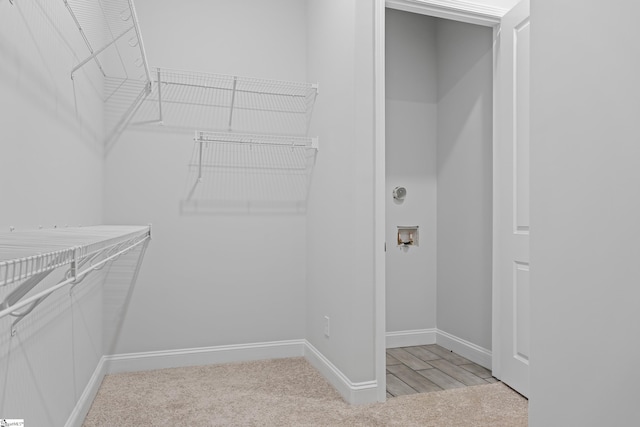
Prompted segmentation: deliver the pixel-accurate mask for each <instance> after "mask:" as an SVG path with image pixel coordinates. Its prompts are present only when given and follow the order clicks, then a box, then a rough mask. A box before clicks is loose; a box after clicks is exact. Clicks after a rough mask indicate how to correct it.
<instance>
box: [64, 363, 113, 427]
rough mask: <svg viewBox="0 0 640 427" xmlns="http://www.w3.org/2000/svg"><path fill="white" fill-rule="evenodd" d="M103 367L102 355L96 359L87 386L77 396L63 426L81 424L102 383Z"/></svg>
mask: <svg viewBox="0 0 640 427" xmlns="http://www.w3.org/2000/svg"><path fill="white" fill-rule="evenodd" d="M105 367H106V365H105V357H104V356H102V357H101V358H100V360H99V361H98V365H97V366H96V369H95V370H94V371H93V375H91V378H89V382H88V383H87V386H86V387H85V388H84V391H83V392H82V394H81V395H80V397H79V398H78V401H77V402H76V406H75V407H74V408H73V410H72V411H71V415H69V418H67V422H66V423H65V424H64V426H65V427H81V426H82V423H83V422H84V419H85V417H86V416H87V414H88V413H89V409H91V404H92V403H93V399H95V398H96V394H98V389H99V388H100V384H102V379H103V378H104V376H105V374H106V370H105Z"/></svg>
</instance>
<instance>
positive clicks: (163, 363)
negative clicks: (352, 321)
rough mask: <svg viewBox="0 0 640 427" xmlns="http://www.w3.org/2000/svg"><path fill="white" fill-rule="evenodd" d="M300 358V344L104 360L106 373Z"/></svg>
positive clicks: (205, 349)
mask: <svg viewBox="0 0 640 427" xmlns="http://www.w3.org/2000/svg"><path fill="white" fill-rule="evenodd" d="M302 356H304V340H289V341H273V342H264V343H252V344H237V345H222V346H214V347H199V348H186V349H180V350H166V351H150V352H145V353H129V354H116V355H113V356H105V358H106V373H107V374H115V373H120V372H136V371H149V370H152V369H166V368H181V367H185V366H198V365H215V364H219V363H234V362H248V361H252V360H265V359H280V358H284V357H302Z"/></svg>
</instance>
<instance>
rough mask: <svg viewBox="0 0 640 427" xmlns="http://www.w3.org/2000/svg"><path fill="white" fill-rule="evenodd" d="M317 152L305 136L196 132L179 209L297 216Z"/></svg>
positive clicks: (302, 208)
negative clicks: (284, 213) (248, 211)
mask: <svg viewBox="0 0 640 427" xmlns="http://www.w3.org/2000/svg"><path fill="white" fill-rule="evenodd" d="M317 150H318V141H317V139H316V138H310V137H294V136H274V135H253V134H230V133H217V132H196V138H195V144H194V148H193V152H192V156H191V161H190V163H189V172H188V178H187V185H186V188H185V197H184V199H183V200H182V203H181V208H182V211H183V212H187V213H210V212H216V211H218V212H223V211H227V212H238V210H246V209H247V208H250V209H254V210H255V209H261V210H265V209H267V210H271V211H274V210H282V208H286V210H287V211H291V210H294V211H296V212H302V211H304V210H305V209H306V200H307V193H308V188H309V182H310V178H311V172H312V169H313V165H314V164H315V159H316V154H317Z"/></svg>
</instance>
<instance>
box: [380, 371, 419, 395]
mask: <svg viewBox="0 0 640 427" xmlns="http://www.w3.org/2000/svg"><path fill="white" fill-rule="evenodd" d="M387 392H389V393H391V394H392V395H393V396H404V395H407V394H416V393H417V391H415V390H414V389H412V388H411V387H409V385H407V384H406V383H404V382H402V381H401V380H400V379H398V377H396V376H395V375H393V374H387Z"/></svg>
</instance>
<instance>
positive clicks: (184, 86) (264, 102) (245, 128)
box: [134, 68, 318, 136]
mask: <svg viewBox="0 0 640 427" xmlns="http://www.w3.org/2000/svg"><path fill="white" fill-rule="evenodd" d="M152 79H153V87H152V89H151V93H150V95H149V96H148V97H147V98H146V99H145V100H144V102H143V105H142V107H141V108H140V110H139V112H138V114H137V115H136V117H135V120H134V123H137V124H152V123H159V124H162V125H164V126H166V127H169V128H179V129H189V130H194V129H198V130H203V131H205V130H206V131H216V132H240V133H253V134H270V135H297V136H304V135H307V133H308V131H309V123H310V120H311V114H312V112H313V106H314V103H315V100H316V96H317V94H318V85H317V84H312V83H299V82H287V81H279V80H267V79H258V78H251V77H239V76H231V75H223V74H211V73H201V72H193V71H181V70H172V69H166V68H155V69H154V70H153V72H152Z"/></svg>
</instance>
